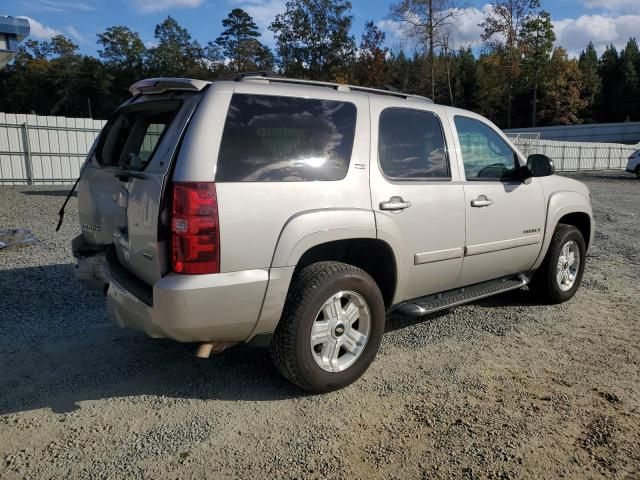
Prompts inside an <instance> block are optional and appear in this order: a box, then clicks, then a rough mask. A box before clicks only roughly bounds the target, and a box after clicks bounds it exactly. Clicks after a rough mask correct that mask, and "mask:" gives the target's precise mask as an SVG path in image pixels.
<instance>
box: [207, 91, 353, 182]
mask: <svg viewBox="0 0 640 480" xmlns="http://www.w3.org/2000/svg"><path fill="white" fill-rule="evenodd" d="M355 127H356V107H355V105H354V104H352V103H348V102H337V101H332V100H317V99H307V98H293V97H278V96H270V95H245V94H236V95H234V96H233V97H232V99H231V105H230V107H229V111H228V113H227V120H226V123H225V127H224V132H223V135H222V142H221V144H220V153H219V155H218V167H217V173H216V181H218V182H304V181H314V180H341V179H343V178H344V177H345V176H346V175H347V170H348V168H349V161H350V158H351V150H352V149H353V138H354V134H355Z"/></svg>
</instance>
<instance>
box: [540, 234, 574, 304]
mask: <svg viewBox="0 0 640 480" xmlns="http://www.w3.org/2000/svg"><path fill="white" fill-rule="evenodd" d="M585 259H586V247H585V243H584V238H583V237H582V233H581V232H580V230H578V229H577V228H576V227H574V226H573V225H565V224H560V225H558V227H557V228H556V231H555V233H554V234H553V238H552V239H551V244H550V245H549V250H548V252H547V256H546V257H545V259H544V262H543V263H542V266H541V267H540V269H539V270H538V271H537V272H536V273H535V275H534V278H533V281H532V282H531V288H532V289H533V290H534V291H535V292H536V293H537V294H538V295H539V296H540V298H541V300H543V301H545V302H547V303H562V302H566V301H567V300H569V299H571V297H573V296H574V295H575V293H576V291H577V290H578V287H579V286H580V282H581V280H582V274H583V272H584V265H585Z"/></svg>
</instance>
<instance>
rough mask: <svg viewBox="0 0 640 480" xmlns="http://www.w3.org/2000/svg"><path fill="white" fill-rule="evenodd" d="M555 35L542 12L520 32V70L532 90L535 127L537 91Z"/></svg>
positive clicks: (532, 117) (529, 20) (547, 15)
mask: <svg viewBox="0 0 640 480" xmlns="http://www.w3.org/2000/svg"><path fill="white" fill-rule="evenodd" d="M555 40H556V35H555V33H554V32H553V24H552V23H551V15H549V13H548V12H545V11H542V12H540V13H539V14H538V15H536V16H533V17H531V18H529V19H528V20H527V21H526V22H525V23H524V25H523V26H522V30H521V31H520V38H519V42H520V50H521V51H522V55H523V57H522V69H523V72H524V76H525V80H526V86H527V87H528V88H529V89H531V90H532V96H533V98H532V100H531V110H532V113H531V126H532V127H535V126H536V122H537V117H538V115H537V112H538V89H539V87H540V82H541V80H542V78H543V77H544V74H545V70H546V69H547V67H548V65H549V60H550V57H551V51H552V50H553V42H555Z"/></svg>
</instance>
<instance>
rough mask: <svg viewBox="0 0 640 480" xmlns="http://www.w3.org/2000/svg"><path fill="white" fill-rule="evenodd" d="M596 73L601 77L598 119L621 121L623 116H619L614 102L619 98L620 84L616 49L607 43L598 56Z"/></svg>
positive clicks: (618, 60)
mask: <svg viewBox="0 0 640 480" xmlns="http://www.w3.org/2000/svg"><path fill="white" fill-rule="evenodd" d="M598 74H599V75H600V78H601V79H602V91H601V94H600V101H599V102H598V110H599V118H598V121H600V122H603V121H604V122H621V121H623V120H624V117H621V114H620V112H619V108H618V106H617V105H616V103H615V102H616V101H618V98H619V95H618V91H619V89H620V86H621V78H622V75H621V69H620V57H619V55H618V50H617V49H616V47H614V46H613V45H609V46H608V47H607V48H606V50H605V51H604V53H603V54H602V57H600V61H599V62H598Z"/></svg>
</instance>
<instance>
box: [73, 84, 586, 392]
mask: <svg viewBox="0 0 640 480" xmlns="http://www.w3.org/2000/svg"><path fill="white" fill-rule="evenodd" d="M131 92H132V94H133V97H132V98H131V99H130V100H128V101H127V102H125V103H124V104H123V105H122V106H121V107H120V108H119V109H118V110H117V111H116V112H115V114H114V116H113V117H112V118H111V119H110V120H109V122H108V123H107V125H106V126H105V128H104V130H103V131H102V133H101V135H100V137H99V139H98V141H97V142H96V144H95V146H94V147H93V148H92V151H91V152H90V154H89V156H88V160H87V162H86V164H85V169H84V171H83V173H82V176H81V179H80V184H79V191H78V200H79V205H80V224H81V227H82V235H80V236H79V237H77V238H76V239H74V241H73V251H74V256H75V257H76V258H77V260H78V276H79V277H81V278H83V279H84V280H87V281H88V282H90V283H91V284H93V285H96V286H98V287H100V288H104V289H105V292H106V296H107V306H108V310H109V314H110V316H111V317H112V318H113V319H114V320H115V321H116V322H117V323H118V324H119V325H121V326H126V327H132V328H136V329H139V330H142V331H144V332H146V333H147V334H148V335H150V336H152V337H167V338H172V339H175V340H177V341H180V342H198V343H200V346H199V354H200V355H201V356H208V354H209V353H210V352H211V351H212V350H213V351H221V350H222V349H224V348H226V347H228V346H230V345H233V344H235V343H239V342H251V343H254V344H257V345H264V346H266V345H269V346H270V349H271V354H272V358H273V360H274V363H275V365H276V366H277V368H278V370H279V371H280V372H281V373H282V374H283V375H284V376H285V377H286V378H288V379H289V380H291V381H292V382H294V383H296V384H297V385H299V386H300V387H302V388H304V389H307V390H310V391H315V392H326V391H330V390H335V389H338V388H341V387H344V386H346V385H348V384H350V383H352V382H353V381H355V380H356V379H357V378H359V377H360V376H361V375H362V374H363V373H364V371H365V370H366V369H367V367H368V366H369V364H370V363H371V362H372V361H373V359H374V357H375V355H376V352H377V350H378V347H379V345H380V341H381V339H382V334H383V332H384V329H385V317H386V315H388V314H391V313H392V312H395V313H397V314H401V315H413V316H421V315H424V314H427V313H430V312H434V311H437V310H442V309H446V308H449V307H452V306H455V305H460V304H463V303H466V302H471V301H473V300H477V299H479V298H483V297H487V296H490V295H495V294H498V293H501V292H506V291H509V290H514V289H518V288H521V287H524V286H525V285H529V288H531V289H534V290H535V291H536V292H537V293H538V294H539V295H540V297H541V298H543V299H544V300H546V301H548V302H552V303H553V302H564V301H566V300H569V299H570V298H571V297H572V296H573V295H574V294H575V292H576V289H577V288H578V285H579V284H580V280H581V277H582V273H583V270H584V265H585V259H586V252H587V248H588V247H589V244H590V243H591V240H592V237H593V230H594V228H593V220H592V211H591V204H590V198H589V191H588V190H587V188H586V187H585V186H584V185H583V184H582V183H579V182H577V181H574V180H570V179H567V178H563V177H560V176H557V175H554V168H553V163H552V162H551V160H550V159H549V158H547V157H544V156H541V155H532V156H531V157H529V158H528V159H526V158H524V157H523V156H522V154H521V153H520V152H518V150H517V149H516V148H515V147H514V146H513V145H512V144H511V142H510V141H509V140H508V139H507V138H506V137H505V135H504V134H503V133H502V132H501V131H500V130H499V129H498V128H497V127H496V126H495V125H493V124H492V123H491V122H489V121H488V120H486V119H485V118H483V117H481V116H479V115H476V114H474V113H471V112H468V111H464V110H459V109H456V108H450V107H446V106H441V105H436V104H434V103H433V102H431V101H430V100H428V99H426V98H423V97H417V96H413V95H406V94H402V93H396V92H389V91H385V90H373V89H367V88H362V87H354V86H347V85H336V84H329V83H321V82H311V81H304V80H294V79H286V78H279V77H271V76H266V75H253V76H252V75H240V76H238V77H236V78H232V79H226V80H220V81H214V82H205V81H201V80H190V79H175V78H158V79H150V80H144V81H141V82H138V83H136V84H135V85H133V86H132V87H131Z"/></svg>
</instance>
